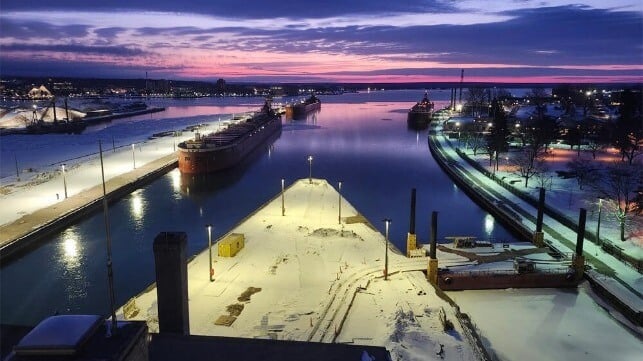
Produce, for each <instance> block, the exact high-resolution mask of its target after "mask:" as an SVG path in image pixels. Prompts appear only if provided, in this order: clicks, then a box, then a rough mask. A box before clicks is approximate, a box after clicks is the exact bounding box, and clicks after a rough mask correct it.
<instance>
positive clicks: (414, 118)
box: [406, 92, 433, 129]
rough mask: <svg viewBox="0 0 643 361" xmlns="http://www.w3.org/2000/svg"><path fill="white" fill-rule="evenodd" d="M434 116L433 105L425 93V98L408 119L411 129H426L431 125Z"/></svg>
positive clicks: (413, 108) (416, 105)
mask: <svg viewBox="0 0 643 361" xmlns="http://www.w3.org/2000/svg"><path fill="white" fill-rule="evenodd" d="M432 116H433V103H431V102H430V101H429V95H428V94H427V93H426V92H425V93H424V98H422V100H421V101H419V102H418V103H417V104H415V105H414V106H413V107H412V108H411V110H409V115H408V117H407V119H406V121H407V124H408V126H409V127H411V128H415V129H424V128H426V127H427V126H428V125H429V122H430V121H431V118H432Z"/></svg>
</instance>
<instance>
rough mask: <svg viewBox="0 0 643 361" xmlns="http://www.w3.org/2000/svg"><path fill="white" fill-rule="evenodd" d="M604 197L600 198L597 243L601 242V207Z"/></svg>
mask: <svg viewBox="0 0 643 361" xmlns="http://www.w3.org/2000/svg"><path fill="white" fill-rule="evenodd" d="M602 205H603V198H598V222H597V223H596V244H601V208H602Z"/></svg>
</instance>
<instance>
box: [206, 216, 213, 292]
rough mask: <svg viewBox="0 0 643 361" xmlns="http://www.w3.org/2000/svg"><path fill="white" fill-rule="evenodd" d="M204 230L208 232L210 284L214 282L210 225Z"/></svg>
mask: <svg viewBox="0 0 643 361" xmlns="http://www.w3.org/2000/svg"><path fill="white" fill-rule="evenodd" d="M205 228H206V229H207V230H208V255H209V258H208V268H209V269H210V270H209V273H210V282H214V268H212V225H211V224H206V225H205Z"/></svg>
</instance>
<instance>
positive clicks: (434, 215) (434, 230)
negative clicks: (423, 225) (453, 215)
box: [429, 211, 438, 259]
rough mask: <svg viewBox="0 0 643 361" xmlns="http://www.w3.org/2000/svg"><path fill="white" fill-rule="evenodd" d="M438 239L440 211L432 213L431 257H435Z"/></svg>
mask: <svg viewBox="0 0 643 361" xmlns="http://www.w3.org/2000/svg"><path fill="white" fill-rule="evenodd" d="M437 240H438V212H436V211H433V212H432V213H431V247H430V248H429V258H431V259H435V246H436V243H437Z"/></svg>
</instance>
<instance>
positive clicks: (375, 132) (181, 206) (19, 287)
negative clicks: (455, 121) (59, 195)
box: [0, 90, 511, 325]
mask: <svg viewBox="0 0 643 361" xmlns="http://www.w3.org/2000/svg"><path fill="white" fill-rule="evenodd" d="M422 95H423V91H419V90H416V91H398V92H372V93H370V94H367V93H360V94H344V95H342V96H327V97H323V96H321V99H322V101H323V105H322V109H321V111H320V112H317V113H314V114H310V115H309V117H308V118H307V119H305V120H287V119H284V120H283V122H284V127H283V131H282V133H281V135H280V136H279V137H278V139H276V140H275V141H274V142H273V143H272V144H271V145H270V146H269V145H266V147H264V148H262V149H259V150H258V151H257V152H255V154H253V155H252V156H251V157H249V158H248V159H247V160H246V161H245V162H244V163H243V164H241V165H240V166H239V167H237V168H235V169H233V170H231V171H227V172H223V173H218V174H215V175H210V176H201V177H186V176H181V175H180V173H179V172H178V170H174V171H172V172H170V173H168V174H166V175H165V176H163V177H161V178H160V179H158V180H157V181H155V182H153V183H151V184H150V185H148V186H146V187H144V188H142V189H139V190H137V191H135V192H133V193H132V194H130V195H129V196H127V197H125V198H123V199H121V200H120V201H119V202H117V203H116V204H114V205H113V206H112V207H111V208H110V213H109V217H110V223H111V235H112V240H113V262H114V281H115V293H116V300H117V304H118V305H121V304H123V303H124V302H126V301H127V300H128V299H129V298H131V297H132V296H134V295H136V294H137V293H139V292H141V291H142V290H143V289H145V288H146V287H147V286H149V285H150V284H151V283H152V282H153V281H154V257H153V252H152V242H153V240H154V237H155V236H156V235H157V234H158V233H159V232H162V231H184V232H186V233H187V235H188V254H189V255H193V254H195V253H197V252H199V251H201V250H203V249H204V248H205V247H206V245H207V235H206V231H205V227H204V226H205V224H208V223H212V224H213V225H214V230H213V237H214V238H215V239H216V238H217V237H219V236H220V235H222V234H224V233H226V232H227V231H229V230H230V229H231V228H232V227H234V226H235V225H236V224H237V223H238V222H239V221H241V220H242V219H243V218H244V217H245V216H246V215H247V214H248V213H250V212H252V211H253V210H255V209H256V208H257V207H258V206H260V205H262V204H263V203H265V202H266V201H268V200H269V199H271V198H272V197H274V196H275V195H277V194H278V193H279V191H280V187H281V179H282V178H284V179H285V180H286V184H287V185H288V184H290V183H292V182H293V181H295V180H296V179H299V178H307V177H308V172H309V164H308V161H307V157H308V155H312V156H313V157H314V160H313V163H312V174H313V177H316V178H325V179H327V180H329V181H330V182H331V183H332V184H333V185H334V186H335V187H337V182H338V181H340V180H341V181H342V182H343V184H342V194H343V195H344V197H346V199H347V200H348V202H350V203H351V204H352V205H353V206H354V207H355V208H357V210H358V211H359V212H361V213H362V214H363V215H364V216H365V217H366V218H367V219H368V220H370V221H371V223H373V224H374V225H375V226H376V227H377V228H378V229H380V231H382V232H383V231H384V224H383V223H382V221H381V220H382V219H384V218H390V219H392V221H393V223H392V225H391V228H390V240H391V241H392V242H393V243H394V244H395V245H396V246H397V247H398V248H399V249H401V250H404V248H405V243H406V233H407V232H408V227H409V213H410V211H409V207H410V194H411V189H412V188H414V187H415V188H417V218H416V219H417V222H416V233H417V234H418V241H419V242H421V243H427V242H428V235H429V217H430V213H431V211H433V210H437V211H439V226H438V236H439V237H440V238H442V237H445V236H450V235H451V236H452V235H474V236H478V237H480V238H483V239H487V238H495V239H497V240H499V241H502V240H507V239H509V238H511V235H510V234H509V233H508V231H507V230H505V229H504V228H503V227H502V226H501V225H500V224H498V223H497V222H496V221H494V219H493V218H492V217H491V216H490V215H488V214H487V212H485V211H483V210H482V209H480V208H479V207H478V206H477V205H475V204H474V203H473V202H472V201H471V200H469V198H468V197H467V196H466V195H465V194H464V193H463V192H461V191H460V190H459V189H458V188H457V187H456V186H455V185H454V184H453V182H451V180H450V179H449V178H448V177H447V176H446V175H445V174H443V173H442V171H441V170H440V168H439V167H438V165H437V164H436V163H435V161H434V160H433V158H432V157H431V154H430V153H429V150H428V146H427V132H426V131H419V132H418V131H415V130H410V129H408V128H407V125H406V110H407V109H408V108H410V107H411V106H412V105H413V104H414V102H416V101H417V100H419V99H420V98H421V97H422ZM430 96H431V98H432V99H433V100H434V101H435V102H436V103H437V104H438V106H437V107H439V106H440V105H441V104H446V103H447V102H448V97H449V91H448V90H446V91H443V92H439V91H435V92H431V93H430ZM218 101H220V100H218ZM248 101H249V102H251V104H249V105H248V108H247V109H249V110H254V109H255V108H256V107H258V104H259V102H260V101H261V100H260V99H254V100H252V101H250V100H248ZM207 102H208V100H198V101H194V102H193V103H187V104H186V103H181V102H172V101H168V103H170V104H164V105H167V106H170V107H172V108H171V109H172V110H171V112H170V113H171V116H176V117H179V116H180V115H181V114H184V115H185V116H198V115H201V114H212V113H230V112H234V111H238V110H239V108H244V107H243V106H242V105H241V104H228V105H218V104H216V103H215V102H214V100H212V101H211V104H207ZM253 102H254V103H253ZM201 103H205V104H201ZM213 104H214V105H213ZM244 105H245V104H244ZM204 107H205V108H204ZM225 107H227V108H225ZM224 108H225V109H224ZM180 109H183V111H182V112H181V111H180ZM206 109H207V112H204V110H206ZM164 116H166V117H167V116H168V115H167V114H166V115H163V113H157V114H155V115H154V116H149V115H148V116H141V117H137V118H134V119H130V120H122V121H120V122H116V123H114V124H112V125H111V126H113V127H124V126H127V125H128V122H130V123H131V124H144V123H145V122H157V123H155V124H158V122H163V121H166V120H164V118H163V117H164ZM211 118H212V116H210V117H209V119H211ZM148 127H149V128H150V132H154V131H160V130H159V128H158V126H151V125H150V126H148ZM107 130H108V129H107V128H105V129H104V130H95V131H97V132H99V131H107ZM105 244H106V243H105V228H104V224H103V214H102V212H101V213H98V214H96V215H94V216H92V217H90V218H87V219H85V220H83V221H81V222H79V223H78V224H75V225H74V226H72V227H69V228H67V229H66V230H64V231H63V232H61V233H60V234H58V235H56V236H54V237H52V238H51V239H50V240H48V241H46V242H44V243H43V244H42V246H40V247H38V248H36V249H35V250H33V251H32V252H30V253H29V254H27V255H25V256H23V257H22V258H20V259H18V260H16V261H14V262H11V263H9V264H7V265H4V266H3V268H2V269H1V270H0V287H1V289H0V291H1V297H2V300H1V303H0V306H1V309H0V316H1V320H0V321H1V322H2V323H13V324H24V325H33V324H36V323H38V322H39V321H40V320H42V319H43V318H44V317H46V316H49V315H52V314H54V313H55V312H59V313H61V314H64V313H89V314H103V315H106V314H108V313H109V306H108V292H107V272H106V266H105V261H106V246H105Z"/></svg>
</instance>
